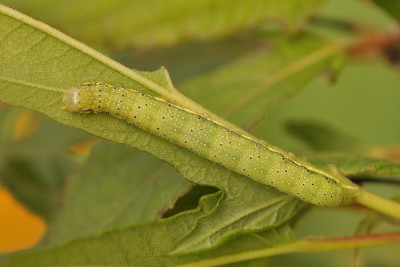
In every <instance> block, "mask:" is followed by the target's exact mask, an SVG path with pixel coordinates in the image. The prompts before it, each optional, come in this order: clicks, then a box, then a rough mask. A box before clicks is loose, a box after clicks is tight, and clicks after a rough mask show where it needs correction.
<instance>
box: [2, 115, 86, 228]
mask: <svg viewBox="0 0 400 267" xmlns="http://www.w3.org/2000/svg"><path fill="white" fill-rule="evenodd" d="M22 112H23V111H22ZM22 112H21V110H20V109H15V108H7V109H4V110H1V112H0V181H1V182H2V183H3V185H4V186H6V187H7V188H8V189H9V190H10V191H11V192H13V194H14V195H15V196H16V197H17V198H18V200H19V201H21V202H22V203H23V204H25V205H26V206H27V207H28V208H29V209H31V210H32V211H33V212H35V213H37V214H39V215H40V216H42V217H44V218H45V219H46V220H48V221H50V220H51V219H52V218H53V216H54V214H55V213H56V212H57V210H58V209H59V206H60V202H61V200H62V195H63V190H64V187H65V183H66V180H67V178H68V175H69V174H70V173H71V172H72V170H73V169H74V167H75V166H76V162H75V161H74V158H73V155H72V154H71V153H69V152H68V146H69V145H71V144H73V142H76V141H77V140H79V139H81V138H83V136H85V135H82V133H80V132H79V131H76V130H74V129H71V128H65V127H62V126H60V125H55V124H54V123H53V122H51V121H49V120H48V119H41V121H40V125H39V127H38V128H37V130H36V131H35V132H34V133H32V135H31V136H30V138H27V139H23V140H14V137H13V136H14V135H13V132H14V128H15V127H16V126H15V124H16V123H18V118H19V117H20V114H22ZM49 136H52V138H49Z"/></svg>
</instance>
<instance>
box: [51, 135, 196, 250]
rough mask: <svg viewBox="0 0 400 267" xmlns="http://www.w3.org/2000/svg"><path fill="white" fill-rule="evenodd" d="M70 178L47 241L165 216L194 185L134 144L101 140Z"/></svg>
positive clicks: (56, 241)
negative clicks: (134, 148) (177, 200)
mask: <svg viewBox="0 0 400 267" xmlns="http://www.w3.org/2000/svg"><path fill="white" fill-rule="evenodd" d="M81 168H82V170H80V171H79V173H77V174H76V175H75V176H74V179H73V181H70V182H69V187H68V189H67V192H65V197H64V199H63V205H62V207H61V209H60V211H59V212H58V213H57V216H56V218H55V220H54V221H53V222H52V224H50V227H49V231H48V234H47V238H46V241H47V243H49V242H50V243H60V242H65V241H66V240H69V239H73V238H75V237H80V236H89V235H93V234H95V233H96V232H100V231H104V230H105V229H111V228H116V227H123V226H128V225H132V224H137V223H139V222H144V221H151V220H155V219H157V218H159V217H160V216H161V215H162V214H163V212H165V211H166V210H167V209H168V208H171V207H172V205H173V204H174V202H175V201H176V199H177V198H178V197H179V196H181V195H182V194H184V193H185V192H186V191H187V190H189V189H190V187H191V185H190V184H189V183H188V182H187V181H185V180H183V179H182V178H181V177H179V175H178V174H177V173H176V172H175V171H174V170H173V169H172V168H171V167H169V166H168V165H167V164H166V163H164V162H162V161H160V160H157V159H156V158H154V157H152V156H150V155H148V154H145V153H141V152H138V151H134V150H132V149H130V148H128V147H124V146H119V145H116V144H111V143H104V142H103V143H101V144H98V145H97V146H96V148H95V149H94V150H93V151H92V155H91V156H90V157H89V159H88V161H87V162H86V163H85V164H84V165H83V166H81Z"/></svg>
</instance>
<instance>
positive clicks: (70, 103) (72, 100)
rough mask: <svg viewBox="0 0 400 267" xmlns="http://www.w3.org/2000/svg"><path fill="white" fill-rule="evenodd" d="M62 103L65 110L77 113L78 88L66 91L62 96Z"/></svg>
mask: <svg viewBox="0 0 400 267" xmlns="http://www.w3.org/2000/svg"><path fill="white" fill-rule="evenodd" d="M62 102H63V104H64V106H65V109H66V110H68V111H71V112H78V111H82V110H81V105H80V100H79V88H77V87H74V88H70V89H68V90H67V91H66V92H65V94H64V95H63V98H62Z"/></svg>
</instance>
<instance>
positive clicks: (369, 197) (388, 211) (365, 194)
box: [355, 188, 400, 221]
mask: <svg viewBox="0 0 400 267" xmlns="http://www.w3.org/2000/svg"><path fill="white" fill-rule="evenodd" d="M355 201H356V202H357V203H359V204H361V205H363V206H365V207H368V208H370V209H372V210H375V211H377V212H379V213H382V214H385V215H387V216H390V217H391V218H395V219H397V220H398V221H400V203H397V202H394V201H392V200H389V199H386V198H383V197H381V196H378V195H375V194H374V193H371V192H369V191H367V190H364V189H362V188H360V190H359V192H358V194H357V196H356V198H355Z"/></svg>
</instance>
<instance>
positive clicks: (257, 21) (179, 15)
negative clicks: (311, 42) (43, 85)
mask: <svg viewBox="0 0 400 267" xmlns="http://www.w3.org/2000/svg"><path fill="white" fill-rule="evenodd" d="M323 2H325V1H323V0H312V1H302V0H296V1H291V2H276V1H274V0H268V1H259V0H251V1H247V2H243V1H239V0H234V1H232V0H229V1H228V0H224V1H213V0H195V1H190V2H185V1H179V0H172V1H165V0H156V1H152V2H147V1H128V2H127V1H123V0H118V1H116V0H102V1H98V0H90V1H85V2H84V3H82V2H81V1H78V0H72V1H68V2H65V3H64V2H57V3H55V2H52V1H48V0H39V1H35V2H26V1H15V0H12V1H3V3H4V4H6V5H10V6H11V7H14V8H16V9H18V10H21V11H24V12H26V13H27V14H31V15H34V16H35V17H38V18H40V19H41V20H44V21H46V22H48V23H49V24H51V25H55V26H58V27H59V28H60V29H63V30H64V31H66V32H67V33H71V34H73V35H74V36H75V37H78V38H79V39H82V40H86V41H88V42H92V43H95V44H97V45H98V44H100V43H103V44H111V45H112V46H117V47H128V46H132V45H134V46H136V47H139V48H148V47H153V46H160V45H172V44H175V43H177V42H179V41H182V40H190V39H195V40H207V39H213V38H219V37H221V36H227V35H231V34H233V33H235V32H241V31H243V30H248V29H252V28H255V27H257V26H260V25H265V24H267V25H268V24H271V23H274V24H278V23H280V24H284V25H285V26H286V27H287V28H288V29H289V30H290V31H294V30H297V29H298V28H300V27H301V26H303V25H304V24H305V20H306V19H307V18H308V17H309V16H310V15H312V14H313V13H314V12H315V11H316V10H317V8H318V7H319V6H320V5H321V4H322V3H323Z"/></svg>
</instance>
